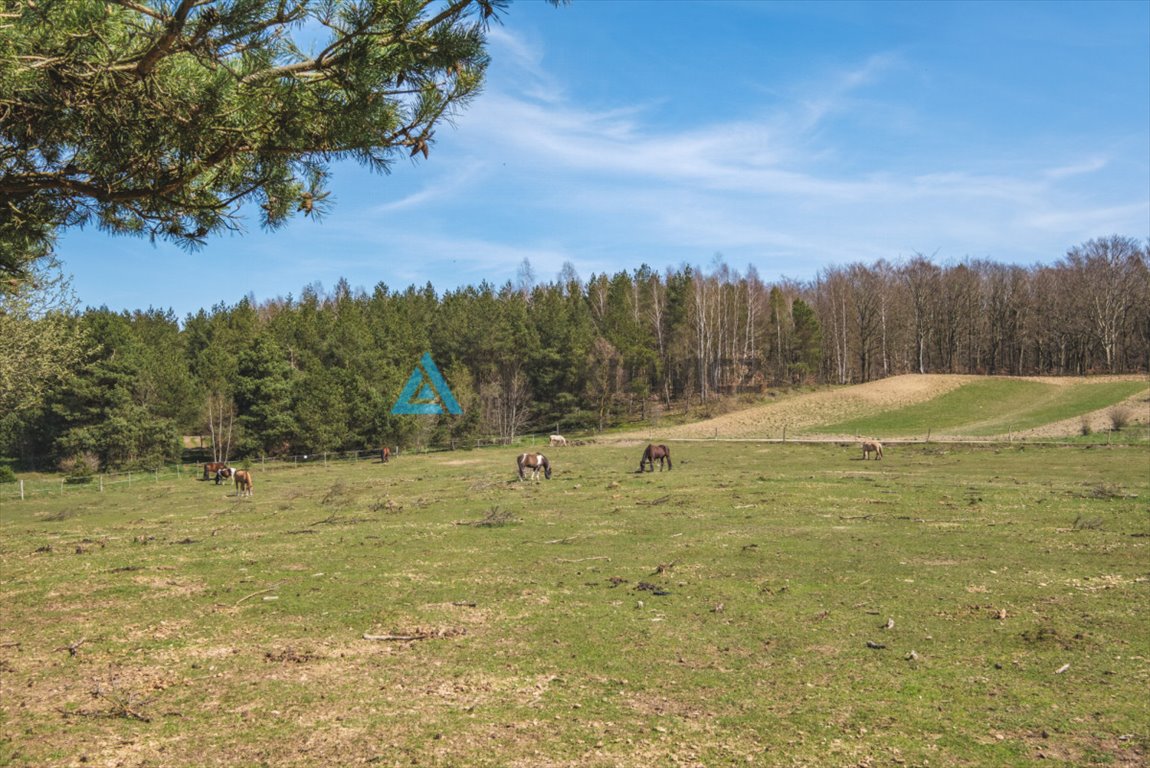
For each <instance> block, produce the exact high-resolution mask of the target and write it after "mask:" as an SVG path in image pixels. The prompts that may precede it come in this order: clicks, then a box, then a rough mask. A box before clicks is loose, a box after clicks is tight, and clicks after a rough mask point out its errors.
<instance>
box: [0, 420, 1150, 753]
mask: <svg viewBox="0 0 1150 768" xmlns="http://www.w3.org/2000/svg"><path fill="white" fill-rule="evenodd" d="M548 452H549V454H550V455H551V457H552V459H553V461H554V466H555V475H554V479H552V480H550V481H539V482H525V483H521V482H518V481H516V480H515V479H514V471H515V465H514V456H515V453H516V450H515V449H484V450H480V451H473V452H457V453H447V454H432V455H423V456H417V455H402V456H400V457H398V458H397V459H395V460H393V461H392V462H391V463H389V464H387V465H382V464H379V463H368V462H359V463H355V464H350V463H349V464H345V465H336V464H334V463H333V464H331V465H329V466H323V465H319V464H314V465H307V466H303V465H301V466H300V467H298V468H284V469H279V470H276V471H264V472H261V473H259V474H257V476H256V478H255V496H254V497H253V498H250V499H238V498H236V497H234V496H232V495H229V494H230V489H227V488H224V487H217V486H215V485H214V484H212V483H210V482H202V481H199V480H195V479H191V478H185V479H182V480H180V481H178V482H177V481H170V482H167V481H165V482H152V483H138V484H136V485H133V486H126V485H123V486H117V487H116V488H115V489H109V490H108V491H106V492H104V493H100V492H99V491H98V490H94V489H89V490H87V491H83V492H81V491H77V492H74V493H68V494H54V495H50V496H48V495H39V496H36V497H34V498H31V499H29V500H28V501H24V502H19V501H6V502H4V504H3V506H2V507H0V579H2V582H0V584H2V592H0V617H2V623H0V674H2V680H3V689H4V690H3V696H0V765H4V766H21V767H23V766H29V767H31V766H37V768H39V767H42V766H76V767H77V768H79V767H80V766H91V765H98V766H104V765H109V766H112V765H123V766H145V765H146V766H165V767H168V766H175V767H182V766H189V767H190V766H195V767H196V768H204V767H208V766H228V767H229V768H233V767H235V766H277V768H283V767H290V766H300V767H301V768H302V767H304V766H321V765H323V766H326V765H339V766H354V765H363V766H412V765H417V766H469V767H471V766H477V767H483V766H492V767H494V766H569V767H572V768H573V767H574V766H579V767H580V768H582V767H584V766H591V767H596V766H600V767H602V768H607V767H608V766H610V767H611V768H640V767H641V768H647V766H653V765H659V766H674V765H706V766H709V767H715V766H736V765H737V766H746V765H768V766H770V765H784V766H832V767H834V766H859V765H919V766H922V765H928V764H929V765H932V766H975V765H977V766H990V767H991V768H993V767H994V766H1002V767H1004V768H1005V767H1006V766H1016V765H1020V764H1029V763H1032V762H1036V761H1038V760H1042V761H1043V764H1044V765H1050V766H1067V767H1068V766H1128V767H1131V768H1132V767H1133V766H1140V765H1145V764H1146V760H1147V759H1148V758H1150V733H1148V725H1147V724H1148V723H1150V704H1148V703H1147V699H1146V697H1145V692H1146V688H1147V685H1148V684H1150V662H1148V661H1147V660H1148V659H1150V631H1148V630H1147V626H1146V617H1145V612H1144V610H1143V607H1144V606H1145V605H1146V604H1147V599H1148V598H1150V580H1148V574H1147V568H1146V563H1147V555H1148V551H1147V547H1148V546H1150V545H1148V542H1150V518H1148V516H1147V502H1146V500H1147V498H1150V477H1148V476H1147V473H1146V472H1145V471H1144V470H1145V467H1146V464H1147V459H1148V456H1150V454H1148V453H1147V450H1146V448H1145V447H1127V446H1122V447H1118V446H1112V447H1105V446H1102V447H1097V446H1096V447H1036V446H1025V447H1006V448H999V449H993V448H984V447H976V446H942V445H933V444H932V445H912V446H895V447H893V448H892V449H891V450H889V451H888V452H887V455H886V458H885V459H884V460H883V461H882V462H875V461H869V462H863V461H862V460H861V458H860V457H859V455H858V452H857V451H856V449H855V446H854V444H853V443H852V444H850V445H843V446H840V445H837V444H835V443H830V442H828V443H822V444H802V445H798V444H788V445H778V444H758V445H756V444H753V443H718V444H706V445H703V444H693V443H682V444H676V445H675V446H674V447H673V453H674V458H675V466H674V469H673V470H672V471H669V472H661V473H660V472H655V473H647V474H643V475H639V474H635V473H634V468H635V467H636V466H637V464H638V460H639V451H638V450H637V449H636V448H634V447H624V446H603V445H587V446H580V447H572V448H567V449H550V450H549V451H548Z"/></svg>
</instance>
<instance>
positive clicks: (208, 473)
mask: <svg viewBox="0 0 1150 768" xmlns="http://www.w3.org/2000/svg"><path fill="white" fill-rule="evenodd" d="M227 468H228V463H227V462H226V461H213V462H210V463H208V464H205V465H204V479H205V480H207V479H208V478H210V477H215V476H216V473H217V472H219V471H220V470H221V469H227ZM217 481H218V478H217ZM216 485H219V482H217V483H216Z"/></svg>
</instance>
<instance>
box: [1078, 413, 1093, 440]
mask: <svg viewBox="0 0 1150 768" xmlns="http://www.w3.org/2000/svg"><path fill="white" fill-rule="evenodd" d="M1093 431H1094V430H1093V429H1092V428H1091V427H1090V419H1088V418H1086V417H1085V416H1083V417H1082V421H1080V422H1079V423H1078V432H1079V434H1081V435H1082V436H1083V437H1086V436H1087V435H1089V434H1090V433H1091V432H1093Z"/></svg>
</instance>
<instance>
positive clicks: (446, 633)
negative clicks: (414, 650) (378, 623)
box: [363, 627, 467, 643]
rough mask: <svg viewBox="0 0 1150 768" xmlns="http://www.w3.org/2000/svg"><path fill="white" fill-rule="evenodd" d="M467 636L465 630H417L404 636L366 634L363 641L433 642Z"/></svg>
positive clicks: (397, 634)
mask: <svg viewBox="0 0 1150 768" xmlns="http://www.w3.org/2000/svg"><path fill="white" fill-rule="evenodd" d="M465 634H467V630H465V629H455V628H450V627H449V628H448V629H416V630H414V631H412V632H406V633H403V634H399V633H396V634H387V635H371V634H364V636H363V639H364V640H380V641H384V642H400V643H408V642H413V641H415V640H432V639H438V638H443V637H456V636H458V635H465Z"/></svg>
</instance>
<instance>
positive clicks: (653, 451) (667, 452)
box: [639, 443, 671, 472]
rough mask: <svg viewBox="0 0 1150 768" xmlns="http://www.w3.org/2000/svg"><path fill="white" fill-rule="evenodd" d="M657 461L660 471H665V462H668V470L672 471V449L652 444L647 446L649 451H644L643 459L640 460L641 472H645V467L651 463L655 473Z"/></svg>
mask: <svg viewBox="0 0 1150 768" xmlns="http://www.w3.org/2000/svg"><path fill="white" fill-rule="evenodd" d="M655 459H658V460H659V471H660V472H662V471H663V461H664V460H666V462H667V470H668V471H670V469H671V449H670V448H668V447H667V446H665V445H655V444H654V443H651V444H650V445H648V446H647V450H645V451H643V458H641V459H639V471H640V472H642V471H643V467H644V466H645V465H646V464H648V463H650V465H651V471H652V472H654V471H655Z"/></svg>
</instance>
